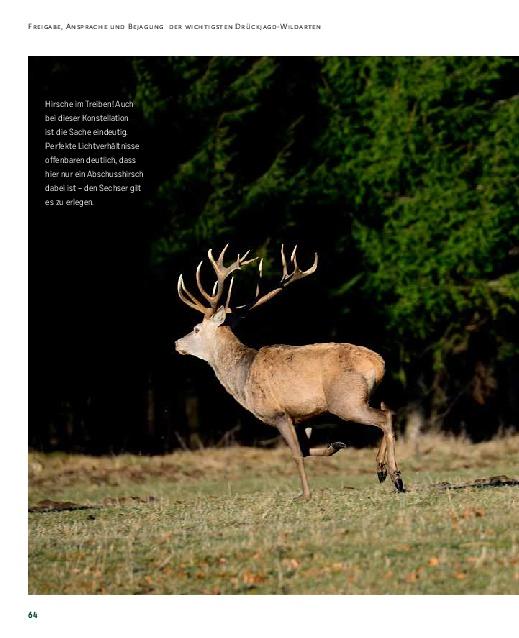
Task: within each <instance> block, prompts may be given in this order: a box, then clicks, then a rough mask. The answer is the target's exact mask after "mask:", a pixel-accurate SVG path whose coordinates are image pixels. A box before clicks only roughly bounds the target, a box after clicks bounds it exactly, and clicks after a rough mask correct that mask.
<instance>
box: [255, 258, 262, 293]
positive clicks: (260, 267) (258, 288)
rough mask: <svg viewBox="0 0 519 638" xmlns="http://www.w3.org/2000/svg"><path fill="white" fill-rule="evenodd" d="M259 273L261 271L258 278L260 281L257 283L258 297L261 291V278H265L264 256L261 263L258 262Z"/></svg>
mask: <svg viewBox="0 0 519 638" xmlns="http://www.w3.org/2000/svg"><path fill="white" fill-rule="evenodd" d="M258 273H259V278H258V283H257V284H256V297H259V293H260V286H259V280H260V279H262V278H263V257H262V258H261V259H260V263H259V264H258Z"/></svg>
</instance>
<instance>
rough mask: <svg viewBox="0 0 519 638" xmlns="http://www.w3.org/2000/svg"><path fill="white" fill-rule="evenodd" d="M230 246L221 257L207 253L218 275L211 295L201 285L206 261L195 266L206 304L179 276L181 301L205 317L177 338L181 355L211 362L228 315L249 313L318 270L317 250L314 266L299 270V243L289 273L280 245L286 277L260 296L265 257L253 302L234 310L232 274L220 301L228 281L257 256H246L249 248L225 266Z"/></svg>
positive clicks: (260, 267) (176, 344) (260, 266)
mask: <svg viewBox="0 0 519 638" xmlns="http://www.w3.org/2000/svg"><path fill="white" fill-rule="evenodd" d="M227 248H228V244H227V245H226V246H225V248H224V249H223V250H222V252H221V253H220V255H219V257H218V259H215V258H214V256H213V251H212V250H209V251H208V253H207V256H208V258H209V261H210V263H211V265H212V267H213V269H214V272H215V274H216V281H215V283H214V286H213V290H212V293H211V294H209V293H208V292H207V291H206V290H205V288H204V287H203V285H202V278H201V268H202V263H203V262H200V263H199V264H198V267H197V269H196V284H197V286H198V290H199V292H200V295H201V296H202V297H203V299H204V301H205V302H206V304H204V303H202V302H201V301H200V300H199V299H197V298H196V297H195V295H193V294H192V293H191V292H189V290H188V289H187V288H186V285H185V284H184V280H183V277H182V275H180V276H179V278H178V283H177V291H178V296H179V297H180V299H181V301H183V302H184V303H185V304H186V305H187V306H189V307H190V308H193V310H197V311H198V312H200V313H201V314H202V315H203V317H204V318H203V319H202V321H201V322H200V323H198V324H196V326H195V327H194V328H193V330H192V331H191V332H190V333H189V334H187V335H186V336H185V337H182V338H181V339H178V340H177V341H175V349H176V350H177V352H178V353H180V354H192V355H193V356H195V357H198V358H199V359H204V360H205V361H209V360H210V359H211V355H212V353H213V352H214V347H215V343H216V341H217V338H218V331H219V330H221V328H222V326H223V325H224V324H225V322H226V320H227V319H228V317H229V315H233V313H234V315H235V316H236V314H239V315H240V316H243V315H245V314H246V313H247V312H249V311H251V310H253V309H254V308H257V307H258V306H261V305H262V304H264V303H265V302H267V301H269V300H270V299H272V298H273V297H275V296H276V295H277V294H279V293H280V292H281V291H282V290H283V289H284V288H286V286H288V285H289V284H290V283H292V282H294V281H297V280H298V279H302V278H303V277H306V276H308V275H311V274H312V273H314V272H315V271H316V270H317V261H318V258H317V253H315V258H314V263H313V265H312V266H311V267H310V268H308V270H300V268H299V267H298V265H297V258H296V250H297V246H296V247H295V248H294V250H293V251H292V254H291V256H290V262H291V264H292V267H293V269H292V272H290V273H289V272H288V268H287V261H286V257H285V252H284V249H283V246H281V263H282V265H283V276H282V277H281V280H280V282H279V284H278V286H277V287H276V288H274V289H273V290H270V291H269V292H267V293H265V294H263V295H260V285H259V281H260V279H261V278H262V276H263V260H260V262H259V265H258V275H259V279H258V283H257V285H256V296H255V299H254V301H253V302H252V303H250V304H246V305H243V306H237V307H235V308H234V309H233V308H232V307H231V293H232V286H233V282H234V277H231V279H230V283H229V286H228V288H227V296H226V301H225V304H222V303H221V301H222V297H223V294H224V289H225V281H226V279H227V278H228V277H229V275H230V274H231V273H233V272H234V271H236V270H240V269H241V268H242V267H243V266H247V265H248V264H251V263H253V262H255V261H256V260H257V259H258V258H257V257H255V258H253V259H247V256H248V254H249V252H250V251H247V252H246V253H245V254H244V255H242V256H240V255H238V258H237V259H236V260H235V261H234V262H233V263H232V264H230V265H229V266H224V263H223V260H224V256H225V251H226V250H227Z"/></svg>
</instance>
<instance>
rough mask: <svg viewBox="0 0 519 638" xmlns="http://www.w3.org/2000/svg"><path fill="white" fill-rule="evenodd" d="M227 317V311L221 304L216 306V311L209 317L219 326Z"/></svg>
mask: <svg viewBox="0 0 519 638" xmlns="http://www.w3.org/2000/svg"><path fill="white" fill-rule="evenodd" d="M226 318H227V311H226V310H225V308H224V307H223V306H220V307H219V308H218V311H217V312H216V313H215V314H214V315H213V316H212V317H211V321H212V322H213V323H215V324H216V325H217V326H221V325H222V323H223V322H224V321H225V319H226Z"/></svg>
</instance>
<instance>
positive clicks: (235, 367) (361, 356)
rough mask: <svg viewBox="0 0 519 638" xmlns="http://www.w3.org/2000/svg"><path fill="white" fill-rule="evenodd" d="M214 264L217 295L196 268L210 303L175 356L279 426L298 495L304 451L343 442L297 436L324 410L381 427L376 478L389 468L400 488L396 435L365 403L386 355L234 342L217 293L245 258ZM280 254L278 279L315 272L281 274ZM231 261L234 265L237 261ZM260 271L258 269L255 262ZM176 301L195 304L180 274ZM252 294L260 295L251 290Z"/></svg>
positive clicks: (318, 452)
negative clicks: (204, 366)
mask: <svg viewBox="0 0 519 638" xmlns="http://www.w3.org/2000/svg"><path fill="white" fill-rule="evenodd" d="M224 252H225V250H224V251H223V252H222V254H221V255H220V258H219V260H218V262H215V261H214V259H213V258H212V254H211V252H210V253H209V257H210V260H211V262H212V263H213V266H214V267H215V271H216V273H217V275H218V281H217V284H218V288H219V292H218V291H217V292H216V293H214V292H213V295H212V296H211V295H209V294H208V293H206V292H205V290H204V289H203V288H202V285H201V282H200V266H199V268H198V269H197V283H198V287H199V289H200V291H201V293H202V295H203V296H204V298H205V299H207V300H208V301H211V299H212V300H213V301H212V303H211V308H209V309H207V308H204V307H203V306H201V305H200V306H199V307H197V309H198V310H200V311H202V312H204V314H205V318H204V319H203V321H202V322H201V323H199V324H198V325H197V326H195V328H194V330H193V331H192V332H191V333H189V334H188V335H186V336H185V337H183V338H182V339H179V340H178V341H177V342H176V343H175V345H176V349H177V351H178V352H180V353H181V354H192V355H194V356H197V357H199V358H200V359H203V360H205V361H207V362H208V363H209V365H210V366H211V367H212V368H213V370H214V372H215V374H216V377H217V378H218V379H219V381H220V382H221V383H222V385H223V386H224V387H225V389H226V390H227V391H228V392H229V393H230V394H231V395H232V396H233V397H234V398H235V399H236V400H237V401H238V403H240V404H241V405H242V406H243V407H244V408H246V409H247V410H249V411H250V412H251V413H252V414H254V415H255V416H256V417H257V418H258V419H260V420H261V421H263V422H265V423H267V424H269V425H272V426H274V427H277V428H278V430H279V431H280V433H281V434H282V436H283V437H284V439H285V441H286V442H287V444H288V446H289V447H290V450H291V452H292V455H293V457H294V460H295V462H296V465H297V466H298V470H299V474H300V478H301V483H302V486H303V494H304V496H305V497H309V496H310V490H309V487H308V482H307V480H306V474H305V471H304V466H303V456H331V455H332V454H335V453H336V452H338V451H339V450H340V449H341V448H342V447H345V445H344V444H343V443H333V444H331V445H330V446H329V447H328V448H324V449H316V448H310V446H309V442H308V441H307V440H306V439H301V437H300V436H298V433H296V430H295V427H294V425H295V424H298V423H301V422H304V421H306V420H308V419H311V418H312V417H315V416H318V415H320V414H323V413H330V414H333V415H336V416H338V417H340V418H341V419H343V420H345V421H354V422H357V423H362V424H366V425H374V426H376V427H379V428H380V429H381V430H382V432H383V433H384V436H383V439H382V444H381V446H380V450H379V453H378V455H377V463H378V476H379V479H380V480H381V481H383V480H384V479H385V477H386V473H387V469H386V468H387V467H389V473H390V475H391V477H392V479H393V481H394V482H395V485H396V487H397V489H398V490H399V491H403V483H402V480H401V478H400V473H399V471H398V468H397V465H396V460H395V453H394V437H393V430H392V425H391V413H390V412H389V411H388V410H386V409H385V408H384V406H381V408H382V409H380V410H377V409H375V408H372V407H370V406H369V405H368V400H369V395H370V393H371V391H372V390H373V388H374V387H375V386H376V385H377V384H378V383H379V382H380V381H381V379H382V377H383V376H384V360H383V359H382V357H381V356H380V355H378V354H377V353H376V352H373V351H372V350H369V349H368V348H364V347H362V346H355V345H353V344H350V343H315V344H312V345H305V346H286V345H275V346H267V347H264V348H260V349H259V350H255V349H254V348H249V347H248V346H246V345H244V344H243V343H241V342H240V340H239V339H238V338H237V337H236V335H235V334H234V333H233V332H232V330H231V328H230V327H229V326H226V325H223V324H224V322H225V320H226V317H227V314H228V312H229V309H228V305H229V300H230V292H229V294H228V297H227V303H226V306H225V307H223V306H222V307H220V308H218V309H217V308H216V305H217V303H218V302H219V300H220V297H221V294H222V291H223V287H222V284H223V280H224V279H225V277H226V276H227V275H228V274H229V272H232V270H235V269H238V268H240V266H241V265H243V264H245V263H248V262H244V261H243V260H244V258H241V260H240V257H238V260H237V262H235V264H233V265H232V266H230V267H228V268H225V267H224V266H223V253H224ZM282 257H283V267H284V276H283V279H282V282H283V281H288V282H290V281H291V277H293V276H294V275H297V276H298V277H297V278H301V277H302V276H306V275H307V274H310V271H312V272H313V270H315V268H316V267H317V262H316V263H315V264H314V268H313V270H312V269H310V270H309V271H304V272H302V271H299V269H298V268H297V263H296V262H295V251H294V253H293V254H292V261H293V262H294V264H295V270H294V273H292V275H287V272H286V263H285V259H284V254H283V253H282ZM236 264H237V265H236ZM260 273H261V266H260ZM280 290H281V287H280V288H279V289H277V290H276V291H274V292H273V293H272V292H271V293H268V294H267V295H264V296H263V297H261V298H260V299H259V302H258V301H257V302H256V303H255V304H254V305H253V306H252V307H255V306H256V305H259V304H260V303H263V301H264V300H268V299H270V298H271V297H272V296H274V294H277V292H279V291H280ZM179 294H180V296H181V299H182V300H183V301H184V302H185V303H187V305H190V306H192V307H195V306H196V304H199V302H197V301H196V299H195V297H194V296H193V295H191V293H189V292H188V291H187V289H185V286H184V285H183V281H182V279H181V278H179ZM257 294H258V293H257Z"/></svg>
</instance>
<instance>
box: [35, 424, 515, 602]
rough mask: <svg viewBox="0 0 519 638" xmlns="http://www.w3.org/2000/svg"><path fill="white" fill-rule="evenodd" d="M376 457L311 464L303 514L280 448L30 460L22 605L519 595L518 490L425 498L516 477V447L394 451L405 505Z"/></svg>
mask: <svg viewBox="0 0 519 638" xmlns="http://www.w3.org/2000/svg"><path fill="white" fill-rule="evenodd" d="M375 453H376V450H374V449H362V450H356V449H346V450H343V451H341V452H340V453H338V454H336V455H335V456H334V457H331V458H311V459H307V461H306V466H307V472H308V476H309V480H310V485H311V487H312V489H313V497H312V499H311V500H310V501H308V502H302V501H297V500H296V501H294V500H293V499H294V496H296V495H297V493H298V491H299V484H298V479H297V475H296V470H295V467H294V464H293V461H292V460H291V458H290V454H289V452H288V449H287V448H285V447H280V448H279V449H277V448H276V449H272V450H264V449H256V448H240V447H229V448H222V449H203V450H200V451H196V452H176V453H174V454H170V455H167V456H160V457H144V456H133V455H121V456H112V457H88V456H81V455H67V454H61V453H52V454H41V453H35V452H31V453H30V454H29V506H30V509H32V510H33V511H30V512H29V593H30V594H249V595H250V594H518V593H519V488H518V487H517V486H508V487H488V488H483V487H479V488H478V487H469V488H464V489H445V488H442V487H438V486H435V483H439V482H444V481H448V482H451V483H459V482H467V481H473V480H474V479H478V478H487V477H491V476H496V475H507V476H509V477H515V478H518V475H519V436H506V437H501V438H498V439H495V440H493V441H489V442H485V443H480V444H470V443H468V442H467V441H464V440H462V439H449V438H446V437H443V436H436V435H427V436H424V437H423V438H421V439H420V440H419V442H418V443H417V444H411V443H408V442H405V441H400V442H398V444H397V453H398V456H399V464H400V468H401V470H402V475H403V478H404V480H405V481H406V486H407V487H408V491H407V492H406V493H405V494H397V493H395V492H394V490H393V487H392V485H391V483H390V481H389V479H388V481H386V482H385V483H383V484H379V483H378V480H377V477H376V472H375V469H376V468H375ZM60 504H61V505H60ZM76 507H80V508H82V509H74V508H76Z"/></svg>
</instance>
